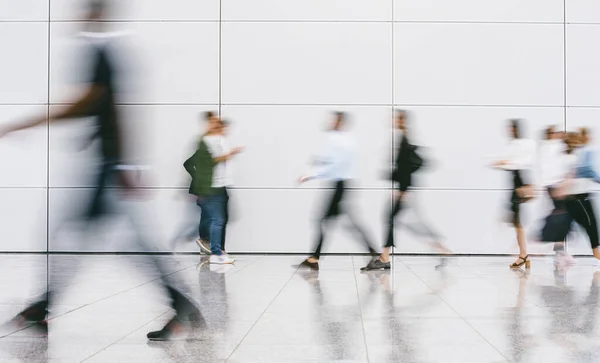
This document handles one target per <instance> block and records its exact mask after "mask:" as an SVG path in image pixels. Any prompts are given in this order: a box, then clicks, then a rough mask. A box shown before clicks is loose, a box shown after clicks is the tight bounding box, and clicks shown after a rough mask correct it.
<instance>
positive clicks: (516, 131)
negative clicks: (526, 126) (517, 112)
mask: <svg viewBox="0 0 600 363" xmlns="http://www.w3.org/2000/svg"><path fill="white" fill-rule="evenodd" d="M508 122H510V127H511V129H512V132H513V137H514V138H515V139H520V138H521V120H520V119H518V118H512V119H510V120H509V121H508Z"/></svg>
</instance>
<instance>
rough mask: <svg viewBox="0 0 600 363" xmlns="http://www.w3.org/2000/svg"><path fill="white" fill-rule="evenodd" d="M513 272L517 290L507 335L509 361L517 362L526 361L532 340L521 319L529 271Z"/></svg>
mask: <svg viewBox="0 0 600 363" xmlns="http://www.w3.org/2000/svg"><path fill="white" fill-rule="evenodd" d="M513 273H514V274H515V275H516V276H517V278H518V279H519V291H518V293H517V301H516V304H515V307H514V308H513V309H511V310H512V311H511V312H510V318H509V320H508V334H507V335H508V337H509V339H510V347H511V352H510V355H511V358H512V359H511V361H512V362H515V363H518V362H527V361H528V360H527V359H526V358H527V355H528V353H530V351H531V350H530V348H531V346H532V344H533V343H534V340H533V336H532V335H531V334H527V333H526V332H525V331H524V329H523V327H524V323H523V321H522V319H523V308H524V307H525V302H526V298H525V297H526V294H527V287H528V281H529V276H530V272H529V270H525V271H523V270H513Z"/></svg>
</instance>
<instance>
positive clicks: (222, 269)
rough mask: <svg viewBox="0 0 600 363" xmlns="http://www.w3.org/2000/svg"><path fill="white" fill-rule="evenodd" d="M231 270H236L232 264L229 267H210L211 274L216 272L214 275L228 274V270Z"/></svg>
mask: <svg viewBox="0 0 600 363" xmlns="http://www.w3.org/2000/svg"><path fill="white" fill-rule="evenodd" d="M230 268H234V267H233V265H232V264H229V265H215V264H213V265H210V268H209V270H210V272H214V273H218V274H224V273H227V270H229V269H230Z"/></svg>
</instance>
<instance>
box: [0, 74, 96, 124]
mask: <svg viewBox="0 0 600 363" xmlns="http://www.w3.org/2000/svg"><path fill="white" fill-rule="evenodd" d="M104 92H106V89H105V88H104V87H103V86H99V85H93V86H90V87H88V88H87V89H86V90H85V91H84V92H83V94H82V95H81V96H80V97H79V98H78V99H77V100H75V102H74V103H73V104H71V105H69V106H67V107H65V108H64V109H62V110H59V111H57V112H56V113H54V114H51V115H49V116H46V115H44V116H40V117H37V118H33V119H31V120H28V121H26V122H23V123H20V124H15V125H12V126H9V127H7V128H6V129H5V130H4V134H7V133H10V132H15V131H20V130H25V129H28V128H32V127H36V126H39V125H41V124H43V123H45V122H46V121H47V122H49V123H50V122H56V121H60V120H68V119H71V118H77V117H84V116H87V115H89V114H90V113H91V112H93V109H94V108H95V105H96V103H97V101H98V100H99V99H100V98H101V97H102V96H103V94H104Z"/></svg>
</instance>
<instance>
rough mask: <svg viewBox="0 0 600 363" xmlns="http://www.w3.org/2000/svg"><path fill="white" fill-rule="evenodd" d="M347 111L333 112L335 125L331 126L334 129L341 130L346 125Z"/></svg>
mask: <svg viewBox="0 0 600 363" xmlns="http://www.w3.org/2000/svg"><path fill="white" fill-rule="evenodd" d="M346 122H347V121H346V113H345V112H340V111H337V112H334V113H333V125H332V126H331V129H332V130H335V131H340V130H342V129H343V128H344V126H346Z"/></svg>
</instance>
